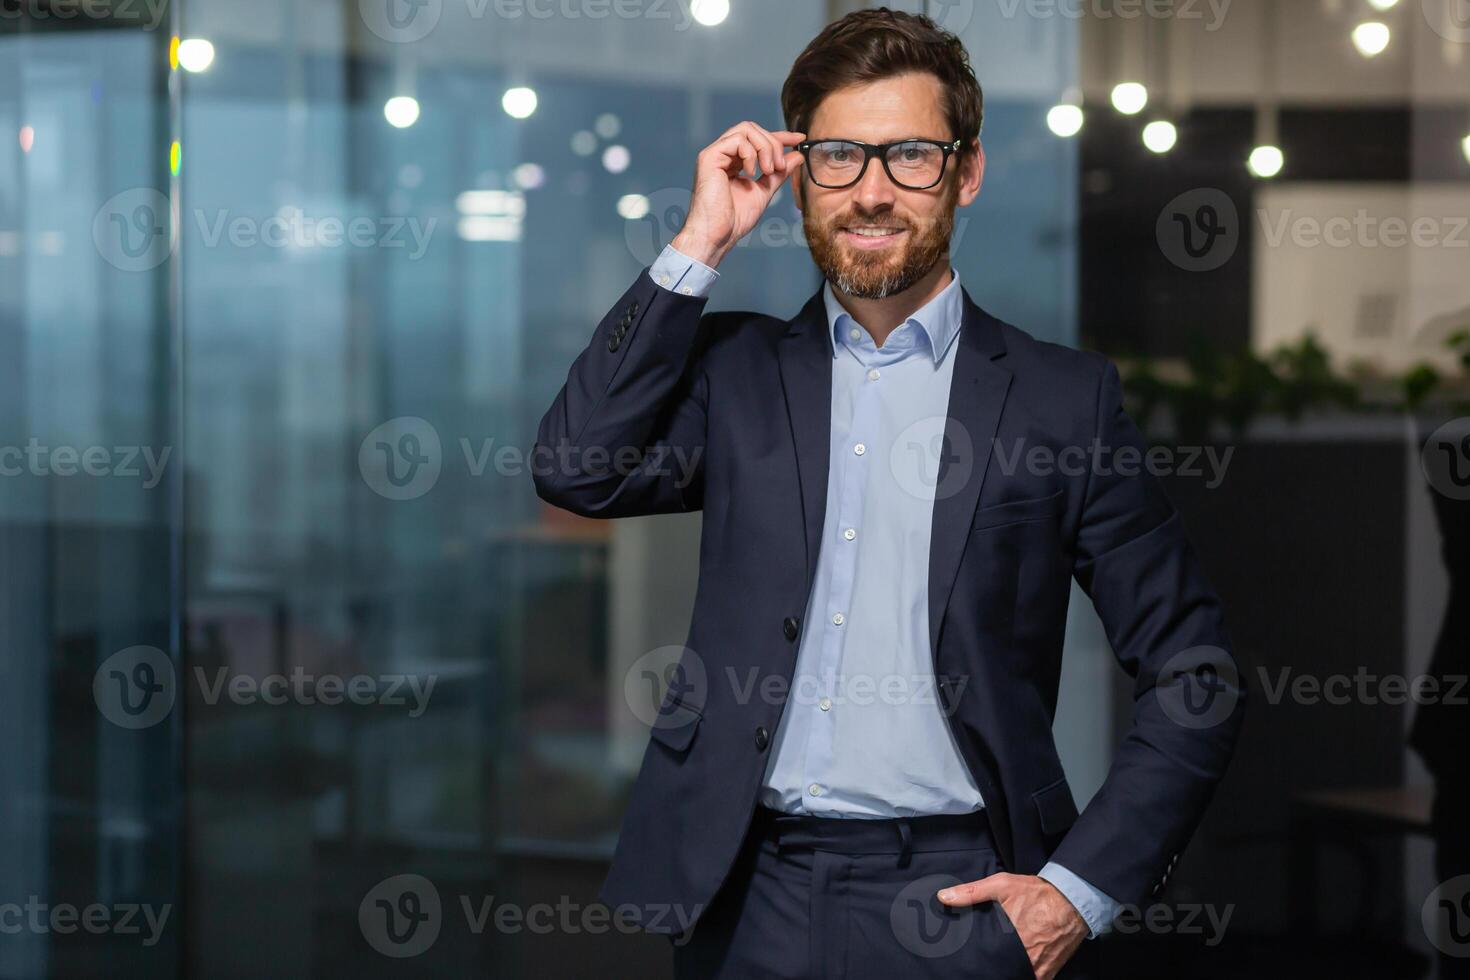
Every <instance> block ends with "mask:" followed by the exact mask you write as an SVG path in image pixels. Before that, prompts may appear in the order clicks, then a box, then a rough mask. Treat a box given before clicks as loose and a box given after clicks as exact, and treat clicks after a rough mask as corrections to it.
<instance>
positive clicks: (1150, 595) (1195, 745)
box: [1052, 363, 1245, 904]
mask: <svg viewBox="0 0 1470 980" xmlns="http://www.w3.org/2000/svg"><path fill="white" fill-rule="evenodd" d="M1100 374H1101V377H1100V381H1099V383H1098V394H1097V421H1096V441H1095V442H1094V444H1093V446H1092V447H1090V450H1089V463H1090V464H1091V465H1090V466H1089V467H1088V470H1089V474H1088V476H1087V478H1086V490H1085V491H1084V495H1083V503H1082V509H1081V514H1080V518H1079V521H1078V526H1077V538H1076V550H1075V556H1076V557H1075V565H1074V574H1075V576H1076V578H1077V581H1078V583H1079V584H1080V585H1081V586H1082V588H1083V589H1084V590H1085V591H1086V592H1087V594H1088V595H1089V596H1090V597H1091V598H1092V601H1093V604H1094V606H1096V608H1097V612H1098V615H1099V616H1100V617H1101V619H1102V622H1103V626H1104V628H1105V629H1106V632H1107V636H1108V640H1109V642H1110V643H1111V645H1112V648H1113V653H1114V656H1115V657H1116V658H1117V660H1118V662H1119V664H1120V665H1122V667H1123V669H1124V670H1125V671H1127V672H1128V674H1129V676H1131V677H1132V678H1133V679H1134V686H1133V724H1132V728H1131V729H1130V730H1129V732H1128V734H1127V735H1126V737H1125V738H1124V739H1123V742H1122V744H1121V745H1120V746H1119V747H1118V750H1117V753H1116V755H1115V757H1114V760H1113V765H1112V768H1111V770H1110V771H1109V773H1108V777H1107V779H1106V780H1105V781H1104V783H1103V785H1102V787H1101V788H1100V789H1099V790H1098V792H1097V795H1096V796H1095V797H1093V799H1092V801H1091V802H1090V803H1089V804H1088V806H1087V808H1086V809H1085V810H1084V811H1083V813H1082V814H1081V816H1080V817H1079V818H1078V819H1077V822H1076V823H1075V824H1073V826H1072V828H1071V829H1070V830H1069V831H1068V833H1067V835H1066V837H1065V838H1063V840H1062V842H1061V844H1060V845H1059V846H1058V848H1057V850H1056V852H1055V853H1054V854H1053V855H1052V860H1053V861H1055V862H1056V863H1057V864H1061V865H1063V866H1065V867H1067V868H1069V869H1071V870H1072V871H1074V872H1075V873H1077V874H1078V875H1080V876H1082V877H1083V878H1084V879H1086V880H1087V881H1088V882H1091V883H1092V884H1093V885H1095V886H1096V887H1098V888H1100V889H1102V890H1103V891H1104V892H1106V893H1107V894H1108V895H1111V896H1113V897H1115V898H1116V899H1117V900H1119V901H1121V902H1124V903H1129V904H1132V903H1142V902H1143V901H1145V900H1147V899H1148V897H1149V896H1150V895H1152V894H1154V893H1156V892H1157V891H1158V890H1159V889H1160V888H1162V886H1163V883H1164V881H1165V880H1166V879H1167V877H1168V874H1169V872H1170V871H1171V870H1172V868H1173V865H1174V862H1175V860H1176V859H1177V857H1178V854H1179V851H1181V850H1182V849H1183V848H1184V845H1185V844H1186V843H1187V842H1188V839H1189V837H1190V835H1191V834H1192V833H1193V832H1194V829H1195V826H1196V825H1197V824H1198V822H1199V820H1200V817H1201V816H1202V814H1203V811H1204V809H1205V806H1206V805H1207V804H1208V802H1209V800H1210V797H1211V796H1212V794H1213V792H1214V788H1215V785H1216V783H1217V782H1218V781H1219V780H1220V778H1221V777H1222V775H1223V774H1224V772H1225V768H1226V765H1227V764H1228V762H1229V760H1230V756H1231V753H1232V751H1233V750H1234V745H1235V740H1236V737H1237V735H1238V733H1239V730H1240V724H1241V719H1242V716H1243V710H1244V706H1245V691H1244V688H1243V686H1242V684H1241V681H1240V676H1241V675H1240V671H1239V669H1238V667H1237V664H1236V662H1235V659H1234V657H1233V656H1232V654H1231V653H1230V652H1229V651H1230V641H1229V639H1228V637H1227V635H1226V632H1225V623H1224V618H1223V615H1222V613H1221V609H1220V602H1219V599H1218V598H1217V597H1216V595H1215V593H1214V591H1213V590H1212V589H1211V587H1210V585H1209V583H1208V582H1207V581H1206V580H1205V576H1204V573H1203V572H1202V570H1201V569H1200V566H1199V564H1198V562H1197V561H1196V559H1195V557H1194V554H1193V552H1192V550H1191V548H1190V546H1189V543H1188V541H1186V540H1185V536H1184V528H1183V527H1182V525H1181V522H1180V519H1179V515H1178V514H1177V513H1176V512H1175V511H1174V508H1173V506H1172V505H1171V504H1170V503H1169V500H1168V498H1167V497H1166V496H1165V495H1164V492H1163V489H1162V487H1161V486H1160V485H1159V483H1158V481H1157V480H1156V479H1155V478H1154V477H1153V476H1152V475H1151V474H1149V473H1148V472H1147V470H1146V467H1145V465H1144V463H1145V460H1146V458H1147V452H1148V446H1147V445H1145V444H1144V441H1143V439H1142V437H1141V435H1140V434H1139V432H1138V430H1137V428H1136V427H1135V426H1134V424H1133V422H1132V420H1131V419H1129V418H1128V415H1127V414H1126V413H1125V412H1124V411H1123V404H1122V385H1121V383H1120V381H1119V378H1118V372H1117V369H1116V368H1114V367H1113V366H1112V364H1110V363H1106V364H1105V366H1104V367H1103V370H1102V371H1101V372H1100Z"/></svg>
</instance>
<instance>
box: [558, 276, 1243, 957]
mask: <svg viewBox="0 0 1470 980" xmlns="http://www.w3.org/2000/svg"><path fill="white" fill-rule="evenodd" d="M705 302H706V301H705V300H703V299H699V298H694V297H689V296H682V295H679V294H677V293H674V292H671V291H669V290H665V289H662V288H660V287H659V286H658V285H657V284H655V283H654V282H653V281H652V280H651V279H650V278H649V276H648V270H646V269H645V270H644V272H643V273H642V274H641V275H640V276H639V277H638V279H637V281H636V282H634V283H633V285H632V286H631V287H630V288H629V289H628V290H627V292H626V293H624V294H623V296H622V297H621V298H620V299H619V300H618V301H617V303H616V304H614V306H613V308H612V309H611V310H610V311H609V313H608V314H607V316H605V317H604V318H603V320H602V322H601V323H600V324H599V325H598V327H597V330H596V332H595V334H594V335H593V337H592V340H591V343H590V344H589V345H588V346H587V348H586V350H584V351H583V352H582V353H581V354H580V355H579V356H578V357H577V359H576V361H575V362H574V363H573V364H572V367H571V370H570V373H569V375H568V377H567V382H566V385H565V386H564V387H563V388H562V390H561V392H560V393H559V394H558V395H557V397H556V400H555V402H554V403H553V404H552V406H551V408H550V409H549V410H548V411H547V412H546V414H545V416H544V417H543V418H542V420H541V424H540V429H539V433H538V437H537V441H538V444H539V446H540V447H545V449H544V450H540V449H538V451H540V452H543V453H545V452H547V451H549V452H550V453H551V455H552V456H553V457H555V458H558V459H559V460H561V461H562V462H559V463H558V464H557V465H553V466H550V467H539V468H537V472H536V476H535V480H536V489H537V492H538V494H539V495H540V496H541V497H542V499H544V500H546V501H549V502H550V503H553V504H555V505H558V506H560V507H563V508H566V509H567V510H570V511H573V512H575V513H578V514H582V515H586V516H591V517H607V518H611V517H627V516H632V515H642V514H655V513H666V512H673V511H690V510H700V509H702V510H703V512H704V514H703V530H702V538H701V544H700V570H699V584H698V590H697V593H696V598H695V603H694V615H693V620H692V623H691V626H690V632H689V638H688V642H687V644H686V646H687V647H688V648H689V649H692V650H694V651H697V653H698V654H699V656H700V657H701V658H702V660H703V663H704V665H705V666H706V668H707V671H708V675H709V676H710V677H712V678H713V677H715V676H716V675H717V674H718V675H719V676H720V677H724V676H735V677H739V678H742V679H743V678H748V677H749V676H751V672H752V671H754V672H755V673H756V674H757V675H758V676H759V677H761V678H762V679H764V678H766V677H768V676H770V675H777V676H779V677H781V678H783V679H784V681H785V682H786V683H787V684H788V685H789V682H790V680H791V676H792V670H793V666H794V663H795V659H796V651H797V642H796V638H797V636H799V635H800V634H799V630H800V629H801V627H802V624H801V623H800V617H801V616H802V615H803V613H804V611H805V609H806V605H807V597H808V594H809V592H810V589H811V585H812V579H813V574H814V571H815V568H816V561H817V548H818V544H819V535H820V532H821V528H822V519H823V514H824V508H825V506H826V491H827V468H828V451H829V450H828V435H829V425H830V415H831V389H832V358H831V337H830V335H829V332H828V329H827V322H826V316H825V313H824V309H823V304H822V298H821V293H820V292H818V293H816V294H814V295H813V296H812V298H811V299H810V300H809V301H808V302H807V303H806V305H805V306H804V307H803V308H802V309H801V311H800V312H799V313H798V314H797V315H796V316H795V317H794V318H792V319H790V320H783V319H780V318H778V317H773V316H765V315H761V314H758V313H745V312H728V313H713V314H708V315H706V314H704V307H705ZM964 307H965V310H964V320H963V325H962V327H961V331H960V337H959V348H958V351H957V353H956V356H957V360H956V362H955V366H954V377H953V382H952V387H951V392H950V402H949V411H948V413H947V415H948V419H947V422H946V429H945V432H946V446H945V451H944V453H943V459H942V466H941V469H940V471H939V482H938V484H937V487H936V491H935V503H934V516H933V535H932V544H931V550H930V555H929V622H930V640H931V645H932V654H933V662H934V673H935V676H936V678H937V679H938V684H939V694H940V697H941V699H943V703H944V706H945V707H946V708H947V709H949V711H948V717H949V719H950V725H951V728H952V729H953V732H954V735H955V740H956V742H957V744H958V745H959V748H960V751H961V754H962V755H963V757H964V760H965V763H966V764H967V765H968V767H969V769H970V771H971V773H972V774H973V776H974V778H975V782H976V784H977V785H978V786H979V788H980V791H981V793H982V794H983V795H984V799H985V804H986V807H987V810H988V813H989V815H990V823H991V827H992V830H993V833H994V835H995V838H996V843H997V847H998V851H999V856H1000V860H1001V863H1002V864H1003V865H1004V866H1005V867H1006V868H1007V869H1008V870H1010V871H1013V872H1016V873H1020V874H1035V873H1036V872H1037V871H1039V870H1040V869H1041V867H1042V866H1043V865H1044V864H1045V863H1046V862H1047V861H1048V860H1055V861H1057V862H1058V863H1060V864H1062V865H1063V866H1065V867H1067V868H1068V869H1070V870H1071V871H1073V872H1074V873H1076V874H1078V875H1080V876H1082V877H1083V878H1084V879H1085V880H1086V881H1088V882H1090V883H1092V884H1093V885H1095V886H1096V887H1098V888H1100V889H1102V890H1103V891H1104V892H1106V893H1107V894H1109V895H1110V896H1112V897H1113V898H1114V899H1116V900H1117V901H1119V902H1121V903H1124V904H1133V903H1142V902H1144V901H1146V900H1147V899H1148V898H1149V896H1150V895H1151V894H1153V893H1155V892H1157V890H1158V889H1159V888H1160V887H1161V886H1162V883H1163V881H1164V880H1165V879H1166V878H1167V876H1168V874H1169V871H1170V870H1171V869H1172V867H1173V864H1174V862H1175V860H1176V858H1177V855H1178V854H1179V852H1180V850H1181V849H1182V848H1183V847H1184V845H1185V843H1186V841H1187V840H1188V839H1189V837H1190V835H1191V833H1192V832H1193V830H1194V828H1195V826H1196V825H1197V823H1198V821H1199V819H1200V817H1201V814H1202V812H1203V811H1204V809H1205V806H1206V804H1207V803H1208V801H1209V799H1210V797H1211V795H1212V793H1213V791H1214V788H1215V785H1216V783H1217V782H1218V781H1219V779H1220V777H1221V776H1222V774H1223V773H1224V771H1225V768H1226V764H1227V762H1228V760H1229V758H1230V755H1231V752H1232V750H1233V747H1234V744H1235V740H1236V736H1237V733H1238V730H1239V726H1240V721H1241V715H1242V710H1243V707H1244V697H1243V691H1242V689H1241V684H1240V682H1239V677H1240V673H1239V671H1238V669H1237V666H1236V664H1235V662H1234V660H1233V658H1232V656H1231V654H1230V653H1229V652H1228V651H1229V648H1230V644H1229V641H1228V639H1227V637H1226V632H1225V626H1224V622H1223V619H1222V615H1221V610H1220V605H1219V602H1218V600H1217V598H1216V596H1215V594H1214V592H1213V591H1212V590H1211V588H1210V586H1209V584H1208V583H1207V581H1206V579H1205V576H1204V575H1203V573H1202V572H1201V569H1200V567H1199V564H1198V562H1197V561H1196V559H1195V557H1194V555H1193V554H1192V552H1191V549H1190V547H1189V544H1188V542H1187V541H1186V540H1185V535H1184V529H1183V527H1182V526H1181V523H1180V519H1179V516H1178V514H1177V513H1176V512H1175V511H1174V508H1173V507H1172V506H1171V504H1170V503H1169V500H1168V499H1167V498H1166V496H1165V495H1164V493H1163V492H1162V489H1161V487H1160V486H1159V484H1158V482H1157V480H1156V479H1154V478H1153V477H1152V476H1150V475H1148V473H1147V472H1145V471H1143V470H1141V469H1140V465H1139V464H1140V462H1141V460H1142V458H1143V457H1142V454H1143V453H1145V452H1146V451H1147V448H1148V447H1147V446H1146V445H1145V444H1144V443H1143V441H1142V439H1141V437H1140V435H1139V433H1138V431H1137V429H1136V428H1135V426H1134V425H1133V423H1132V422H1131V420H1130V419H1129V418H1128V416H1127V415H1126V414H1125V413H1124V411H1123V408H1122V403H1121V386H1120V383H1119V379H1118V373H1117V370H1116V369H1115V368H1114V367H1113V366H1112V365H1111V364H1110V363H1109V362H1108V361H1107V360H1106V359H1105V358H1104V357H1102V356H1100V355H1098V354H1094V353H1087V352H1082V351H1077V350H1073V349H1071V348H1067V347H1062V346H1058V345H1055V344H1049V343H1043V342H1040V341H1037V340H1036V339H1034V338H1032V337H1031V336H1029V335H1027V334H1026V333H1023V332H1022V331H1020V330H1018V329H1017V328H1015V327H1012V326H1010V325H1009V324H1006V323H1003V322H1001V321H1000V320H997V319H996V318H994V317H992V316H990V315H989V314H987V313H986V312H985V311H983V310H982V309H980V308H979V307H978V306H976V305H975V303H974V302H973V301H972V300H971V299H970V296H969V294H968V293H966V294H965V298H964ZM997 444H998V445H999V446H1000V447H1001V452H1002V453H1004V454H1008V455H1011V456H1012V458H1013V454H1014V450H1015V447H1016V446H1018V445H1020V446H1023V447H1025V449H1026V450H1030V449H1031V448H1032V447H1036V446H1041V447H1046V448H1047V449H1048V450H1049V451H1050V452H1051V453H1053V454H1056V458H1057V459H1058V460H1060V461H1061V462H1062V463H1065V464H1067V465H1065V466H1056V467H1048V466H1045V465H1037V466H1027V465H1024V464H1023V465H1016V466H1002V465H1000V463H999V462H998V461H997V453H996V451H995V450H994V448H993V447H994V446H995V445H997ZM1099 447H1100V448H1099ZM675 448H677V449H678V450H679V455H678V456H676V455H675V454H674V452H673V450H674V449H675ZM1123 449H1127V450H1128V451H1129V452H1136V453H1137V454H1138V457H1137V459H1136V460H1134V462H1133V465H1132V466H1125V465H1122V464H1123V463H1124V462H1125V460H1124V458H1122V457H1118V456H1117V453H1118V451H1119V450H1123ZM558 450H559V451H560V455H559V456H557V453H558ZM599 450H601V451H604V452H603V454H602V455H598V451H599ZM589 451H590V452H589ZM1089 452H1090V453H1091V457H1090V458H1091V459H1096V460H1098V462H1097V463H1096V464H1095V465H1094V464H1091V463H1089V464H1088V465H1081V463H1080V461H1081V460H1082V459H1084V458H1087V457H1086V454H1087V453H1089ZM619 453H621V454H622V455H621V456H619ZM1127 458H1128V459H1132V458H1133V457H1131V456H1129V457H1127ZM619 459H621V460H622V465H616V461H617V460H619ZM680 459H682V460H684V461H692V462H693V465H692V466H691V467H689V468H687V471H686V468H685V467H681V466H680V465H679V460H680ZM609 460H611V461H614V463H612V464H610V463H608V461H609ZM635 460H636V462H635ZM589 461H595V462H589ZM1114 463H1116V464H1118V465H1114ZM1007 470H1010V472H1007ZM1062 470H1065V472H1062ZM1074 577H1075V578H1076V580H1077V581H1078V582H1079V583H1080V584H1081V586H1082V588H1083V590H1085V591H1086V593H1087V594H1088V595H1089V596H1090V597H1091V599H1092V601H1093V603H1094V605H1095V606H1096V608H1097V611H1098V614H1099V615H1100V617H1101V619H1102V622H1103V624H1104V626H1105V627H1106V630H1107V635H1108V639H1109V641H1110V643H1111V645H1112V648H1113V651H1114V654H1115V656H1116V657H1117V660H1118V662H1119V663H1120V664H1121V665H1122V667H1123V669H1124V670H1126V671H1127V672H1128V674H1129V676H1130V677H1132V678H1133V679H1134V687H1133V697H1134V705H1133V725H1132V729H1131V730H1130V731H1129V732H1128V734H1127V736H1126V737H1125V738H1124V740H1123V741H1122V743H1121V744H1120V745H1119V746H1118V749H1117V752H1116V755H1115V757H1114V761H1113V765H1112V769H1111V771H1110V773H1109V775H1108V777H1107V780H1106V781H1105V782H1104V784H1103V785H1102V787H1101V789H1100V790H1099V791H1098V792H1097V794H1096V795H1095V796H1094V797H1093V799H1092V800H1091V802H1090V803H1089V804H1088V806H1087V807H1086V809H1085V811H1084V812H1082V813H1081V814H1080V815H1079V814H1078V811H1077V807H1076V804H1075V802H1074V800H1073V797H1072V793H1071V790H1070V789H1069V787H1068V785H1067V780H1066V778H1065V776H1064V774H1063V772H1062V765H1061V761H1060V760H1059V758H1058V756H1057V751H1056V745H1055V742H1054V740H1053V738H1052V721H1053V717H1054V714H1055V711H1056V703H1057V685H1058V678H1059V676H1060V674H1061V666H1062V638H1063V632H1064V629H1065V625H1066V621H1067V602H1068V598H1069V595H1070V591H1071V590H1070V584H1071V580H1072V579H1073V578H1074ZM727 668H728V669H730V672H729V673H728V674H727ZM961 680H963V681H964V683H959V682H960V681H961ZM755 689H756V690H761V687H760V686H759V685H757V687H756V688H755ZM778 689H781V690H789V686H788V687H785V688H778ZM748 690H749V689H748V688H743V687H742V688H741V689H740V690H735V689H733V686H732V685H729V684H723V685H722V684H719V683H709V684H707V685H705V686H704V687H703V690H702V691H701V692H700V693H699V694H697V695H695V696H690V695H689V694H687V693H684V692H681V691H680V690H677V689H675V688H671V689H670V694H669V697H668V698H667V699H666V701H665V703H664V705H663V709H662V710H663V715H664V717H663V719H662V721H661V722H660V724H658V725H656V726H655V727H654V729H653V733H652V738H651V740H650V742H649V745H648V748H647V751H646V753H645V755H644V758H643V765H642V768H641V770H640V771H639V774H638V778H637V781H636V783H635V785H634V788H633V793H632V797H631V799H630V801H629V804H628V809H627V812H626V815H625V818H624V822H623V827H622V833H621V835H620V837H619V840H618V845H617V852H616V855H615V857H614V860H613V865H612V868H611V871H610V872H609V874H608V877H607V880H606V882H605V883H604V885H603V889H602V893H601V897H602V898H603V900H604V901H606V902H607V903H608V904H609V905H614V906H616V905H629V906H635V907H637V908H639V909H641V910H643V914H642V916H641V918H642V921H643V923H644V924H645V926H646V927H647V928H649V929H650V930H651V931H656V932H658V931H662V932H669V931H674V930H675V929H676V927H677V922H676V921H675V920H674V917H673V916H671V915H669V914H668V910H669V909H671V908H680V909H682V910H685V913H686V914H691V913H693V912H694V910H696V908H697V907H698V908H702V907H704V906H706V905H707V904H708V903H709V901H710V899H711V898H712V897H713V896H714V894H715V892H716V891H717V890H718V888H719V886H720V884H721V882H722V881H723V880H724V878H725V876H726V873H727V872H728V871H729V869H730V867H731V864H732V861H733V859H734V857H735V855H736V852H737V850H738V848H739V847H740V844H741V841H742V839H743V837H744V836H745V833H746V830H747V827H748V826H749V822H750V819H751V815H752V813H753V809H754V807H755V805H756V799H757V795H758V792H759V789H760V784H761V779H762V776H763V774H764V771H765V767H766V752H767V751H768V744H767V743H768V741H769V740H768V739H767V738H765V737H763V735H762V734H760V733H758V732H757V730H758V729H759V730H762V732H763V733H771V734H773V733H774V732H775V731H776V726H777V725H778V724H779V723H780V716H781V710H782V707H783V706H782V704H779V703H775V704H773V703H769V700H768V699H762V698H759V697H755V698H751V697H741V696H740V695H741V694H742V692H745V693H748ZM1099 696H1102V695H1101V694H1100V695H1099ZM695 701H698V702H699V703H693V702H695ZM695 914H697V913H695Z"/></svg>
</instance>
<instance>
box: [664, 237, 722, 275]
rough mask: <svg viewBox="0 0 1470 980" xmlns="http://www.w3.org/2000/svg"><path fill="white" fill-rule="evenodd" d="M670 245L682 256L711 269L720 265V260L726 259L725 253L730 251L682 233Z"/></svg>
mask: <svg viewBox="0 0 1470 980" xmlns="http://www.w3.org/2000/svg"><path fill="white" fill-rule="evenodd" d="M669 244H670V245H672V246H673V247H674V248H676V249H678V251H679V252H680V253H681V254H683V255H687V256H688V257H689V258H691V259H694V260H695V261H696V262H700V263H702V264H704V265H706V266H708V267H709V268H711V269H713V268H714V267H715V266H717V265H719V264H720V260H721V259H723V258H724V257H725V253H726V252H728V251H729V249H726V248H719V247H718V246H714V245H710V244H709V243H708V242H701V241H699V240H698V239H696V238H694V237H693V236H692V235H686V234H685V233H684V232H682V231H681V232H679V233H678V234H677V235H675V236H674V239H673V241H671V242H669Z"/></svg>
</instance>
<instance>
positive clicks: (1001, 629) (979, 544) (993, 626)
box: [965, 490, 1069, 643]
mask: <svg viewBox="0 0 1470 980" xmlns="http://www.w3.org/2000/svg"><path fill="white" fill-rule="evenodd" d="M1062 506H1063V495H1062V491H1061V490H1058V491H1056V492H1055V493H1051V494H1048V495H1046V496H1044V497H1034V498H1026V499H1021V500H1012V501H1006V502H1004V503H1000V504H994V505H991V506H988V507H981V508H979V509H978V510H976V511H975V517H974V519H973V521H972V523H971V526H970V532H969V541H968V542H967V545H966V558H965V564H966V566H967V567H968V569H969V578H968V582H969V584H970V585H969V587H970V589H971V590H973V591H972V593H971V594H972V595H973V596H974V598H975V600H976V608H977V609H978V610H980V613H979V615H980V619H981V626H982V628H984V629H986V630H987V631H989V632H991V633H992V634H993V635H995V636H996V637H998V638H1001V639H1005V640H1009V641H1012V643H1014V642H1015V641H1019V640H1024V639H1028V638H1034V635H1033V634H1034V632H1035V631H1037V630H1042V631H1044V630H1045V629H1046V628H1048V627H1047V624H1050V623H1054V622H1057V621H1063V620H1064V619H1065V615H1064V614H1065V601H1066V596H1067V585H1066V583H1067V579H1068V578H1069V571H1068V563H1067V561H1066V558H1065V555H1064V553H1063V552H1064V550H1065V549H1064V547H1063V545H1062V538H1061V533H1062V532H1061V523H1062Z"/></svg>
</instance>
